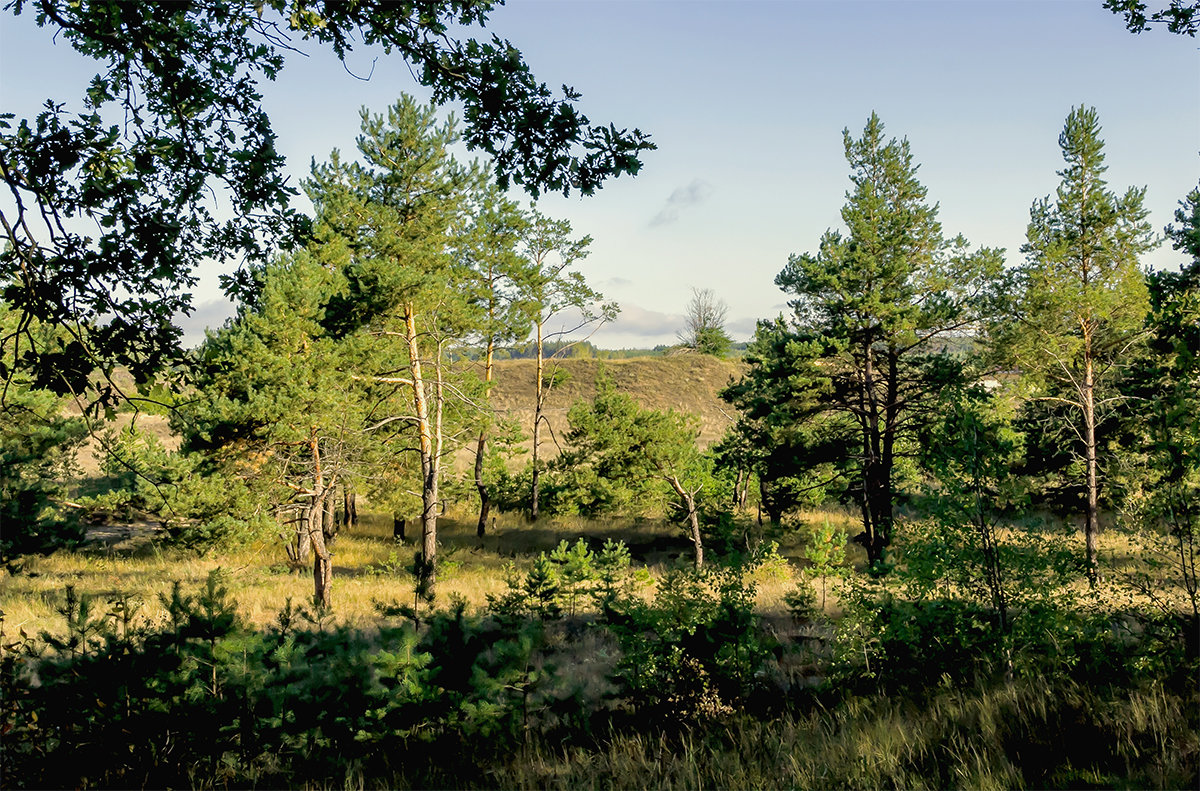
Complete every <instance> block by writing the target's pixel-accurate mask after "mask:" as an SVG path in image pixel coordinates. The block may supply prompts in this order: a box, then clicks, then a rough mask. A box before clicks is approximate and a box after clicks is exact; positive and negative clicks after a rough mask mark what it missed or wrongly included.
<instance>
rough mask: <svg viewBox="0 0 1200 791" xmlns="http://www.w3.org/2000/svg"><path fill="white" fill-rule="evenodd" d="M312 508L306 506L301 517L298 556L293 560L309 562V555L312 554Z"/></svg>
mask: <svg viewBox="0 0 1200 791" xmlns="http://www.w3.org/2000/svg"><path fill="white" fill-rule="evenodd" d="M310 510H311V509H310V508H305V509H304V512H303V514H302V515H301V517H300V524H299V525H298V526H297V528H296V548H295V552H296V556H295V557H294V558H293V560H294V561H295V562H296V563H307V562H308V558H309V556H311V555H312V535H311V534H310V533H309V528H308V526H309V522H310V521H311V519H310V518H309V512H310Z"/></svg>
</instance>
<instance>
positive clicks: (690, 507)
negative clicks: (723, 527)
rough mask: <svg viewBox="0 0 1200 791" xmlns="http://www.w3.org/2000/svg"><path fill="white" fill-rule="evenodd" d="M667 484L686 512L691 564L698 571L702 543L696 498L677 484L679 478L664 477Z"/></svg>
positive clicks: (700, 565) (700, 564)
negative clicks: (690, 542)
mask: <svg viewBox="0 0 1200 791" xmlns="http://www.w3.org/2000/svg"><path fill="white" fill-rule="evenodd" d="M664 477H665V478H666V479H667V483H669V484H671V488H672V489H674V490H675V494H677V495H679V499H680V501H681V502H682V504H683V508H684V510H686V511H687V523H688V533H689V535H690V537H691V539H692V549H693V551H694V553H695V554H694V557H693V559H692V562H693V563H694V564H695V566H696V570H697V571H699V570H700V569H701V568H703V567H704V543H703V542H702V540H701V536H700V514H699V513H697V511H696V496H695V493H693V492H689V491H688V490H687V489H684V488H683V485H682V484H680V483H679V478H677V477H676V476H674V475H667V476H664Z"/></svg>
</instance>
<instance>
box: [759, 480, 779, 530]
mask: <svg viewBox="0 0 1200 791" xmlns="http://www.w3.org/2000/svg"><path fill="white" fill-rule="evenodd" d="M758 504H759V506H760V507H761V509H762V510H763V511H766V512H767V519H770V520H771V524H773V525H777V524H779V522H780V520H782V519H783V509H781V508H780V507H779V506H778V505H777V504H776V503H775V502H774V501H773V500H772V499H771V497H770V493H769V490H768V487H767V482H766V480H765V479H763V478H762V477H759V479H758ZM758 523H759V524H760V525H761V524H762V518H761V514H760V517H759V520H758Z"/></svg>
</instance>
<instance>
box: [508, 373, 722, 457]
mask: <svg viewBox="0 0 1200 791" xmlns="http://www.w3.org/2000/svg"><path fill="white" fill-rule="evenodd" d="M555 364H556V365H558V367H559V369H560V370H562V371H564V372H565V373H566V374H567V379H566V381H564V382H563V383H561V384H559V385H557V386H556V387H555V388H554V389H553V390H552V391H551V392H550V396H549V398H548V399H547V402H546V416H547V417H548V418H549V420H550V426H551V428H552V429H553V431H554V434H555V435H557V436H559V437H561V436H562V433H563V431H565V430H566V428H567V410H568V409H570V408H571V405H572V404H574V403H575V402H576V401H578V400H579V399H581V398H584V399H587V398H594V397H595V395H596V374H597V373H598V372H599V370H600V366H601V365H603V366H604V368H605V370H607V371H608V373H609V375H611V376H612V377H613V380H614V381H615V382H616V386H617V389H618V390H620V391H621V392H623V393H628V394H629V395H630V396H631V397H633V399H634V400H635V401H637V402H638V403H639V404H641V405H642V406H644V407H647V408H650V409H660V410H667V409H675V410H677V411H680V412H690V413H692V414H694V415H696V416H697V417H698V418H699V421H700V445H701V447H708V446H709V445H711V444H712V443H714V442H716V441H717V440H718V439H720V438H721V435H722V434H724V433H725V429H726V428H727V427H728V426H729V425H730V423H732V415H733V410H732V409H730V408H729V405H728V404H726V403H725V402H723V401H722V400H721V399H720V397H719V396H718V395H717V394H718V393H719V392H720V391H721V390H722V389H723V388H724V387H725V386H726V385H727V384H729V381H730V379H735V378H737V377H739V376H741V374H742V372H743V371H744V370H745V365H744V364H743V363H742V362H740V361H738V360H719V359H717V358H715V357H711V356H709V355H705V354H685V355H679V356H676V357H645V358H634V359H631V360H603V361H601V360H561V361H559V362H557V363H555ZM552 365H553V364H552ZM535 379H536V374H535V366H534V361H533V360H501V361H499V362H497V363H496V381H495V384H494V385H493V386H492V393H491V396H492V397H491V401H492V405H493V406H494V407H495V408H496V410H497V411H498V412H499V413H500V414H501V415H503V416H505V417H508V418H511V419H514V420H516V421H517V422H518V423H519V425H520V426H521V427H522V428H523V429H524V430H525V431H526V433H528V431H529V426H530V425H531V424H532V423H533V395H534V382H535ZM527 444H528V443H527ZM547 446H548V452H549V453H550V454H552V455H553V454H554V453H555V451H554V443H553V441H552V440H548V442H547Z"/></svg>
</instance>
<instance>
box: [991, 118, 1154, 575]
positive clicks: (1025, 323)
mask: <svg viewBox="0 0 1200 791" xmlns="http://www.w3.org/2000/svg"><path fill="white" fill-rule="evenodd" d="M1058 145H1059V147H1060V148H1061V149H1062V155H1063V159H1064V161H1065V162H1066V167H1065V168H1064V169H1063V170H1061V171H1059V172H1058V175H1059V176H1060V177H1061V178H1062V182H1061V183H1060V184H1059V186H1058V190H1057V191H1056V194H1055V196H1054V198H1053V199H1051V198H1050V197H1046V198H1041V199H1039V200H1037V201H1035V202H1034V204H1033V206H1032V208H1030V210H1029V215H1030V220H1029V228H1028V231H1027V234H1026V238H1027V241H1026V243H1025V245H1023V246H1022V248H1021V252H1022V253H1024V255H1025V257H1026V260H1025V263H1024V265H1022V266H1021V267H1020V269H1019V270H1018V272H1017V287H1016V289H1015V299H1014V300H1013V304H1012V309H1011V311H1010V312H1009V315H1008V316H1007V317H1006V319H1007V320H1006V321H1005V322H1004V323H1003V324H1002V325H1001V326H1000V327H998V328H997V329H996V331H995V336H996V342H997V348H998V349H1000V350H1002V353H1003V354H1004V355H1005V356H1007V357H1008V359H1009V360H1010V363H1011V364H1012V365H1013V366H1014V367H1016V368H1017V369H1019V370H1020V371H1021V373H1022V374H1023V375H1024V376H1025V377H1026V381H1027V382H1028V384H1029V386H1030V387H1031V388H1032V397H1033V398H1034V399H1037V400H1040V401H1046V402H1050V403H1051V404H1058V405H1060V406H1062V407H1064V408H1065V410H1066V411H1065V412H1063V413H1061V414H1063V415H1065V416H1070V417H1065V418H1064V419H1066V420H1069V421H1070V423H1069V425H1070V428H1071V429H1072V433H1073V434H1074V435H1075V437H1076V439H1077V440H1078V443H1077V445H1076V452H1077V454H1078V456H1079V457H1081V458H1082V461H1083V464H1084V493H1085V497H1084V533H1085V542H1086V561H1087V573H1088V579H1089V580H1090V581H1091V582H1092V583H1093V584H1094V583H1095V582H1096V579H1097V564H1096V554H1097V549H1098V547H1097V535H1098V533H1099V530H1100V500H1099V495H1100V478H1101V469H1100V459H1099V450H1100V447H1101V442H1100V438H1099V436H1098V434H1097V426H1098V424H1099V422H1100V418H1101V416H1102V415H1103V414H1104V413H1106V412H1107V411H1110V410H1111V408H1112V407H1113V405H1114V404H1115V403H1116V401H1117V400H1119V399H1120V395H1119V393H1118V392H1117V390H1116V388H1115V384H1116V381H1117V379H1118V378H1119V376H1120V374H1121V371H1122V368H1123V366H1124V365H1125V364H1126V363H1127V362H1129V361H1130V360H1131V359H1132V356H1131V354H1132V350H1133V347H1134V346H1135V344H1137V343H1138V342H1139V341H1140V340H1141V336H1142V326H1143V322H1144V319H1145V316H1146V312H1147V308H1148V302H1147V292H1146V284H1145V279H1144V277H1143V273H1142V270H1141V266H1140V263H1139V259H1140V256H1141V255H1142V254H1144V253H1146V252H1147V251H1149V250H1151V249H1153V247H1154V246H1155V245H1156V244H1157V241H1156V240H1155V238H1154V234H1153V233H1152V231H1151V228H1150V224H1149V223H1148V222H1147V221H1146V214H1147V212H1146V209H1145V208H1144V207H1143V205H1142V204H1143V200H1144V197H1145V193H1146V190H1145V188H1144V187H1143V188H1141V189H1138V188H1134V187H1130V188H1129V189H1128V190H1126V192H1125V194H1124V195H1123V196H1121V197H1118V196H1117V195H1116V194H1115V193H1113V192H1111V191H1109V190H1108V189H1107V183H1106V182H1105V181H1104V178H1103V176H1104V172H1105V171H1106V170H1107V167H1106V166H1105V165H1104V141H1103V140H1101V139H1100V122H1099V119H1098V117H1097V114H1096V110H1095V108H1090V107H1077V108H1073V109H1072V110H1071V113H1070V114H1069V115H1068V116H1067V120H1066V124H1065V126H1064V127H1063V131H1062V134H1060V135H1059V138H1058Z"/></svg>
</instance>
